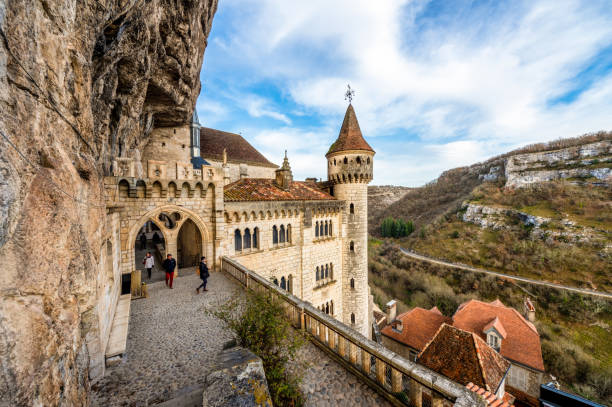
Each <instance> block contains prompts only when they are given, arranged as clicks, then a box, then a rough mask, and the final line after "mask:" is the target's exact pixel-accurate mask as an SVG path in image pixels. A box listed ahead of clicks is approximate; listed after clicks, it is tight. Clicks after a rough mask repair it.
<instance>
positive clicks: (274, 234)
mask: <svg viewBox="0 0 612 407" xmlns="http://www.w3.org/2000/svg"><path fill="white" fill-rule="evenodd" d="M272 244H278V229H277V228H276V225H274V226H272Z"/></svg>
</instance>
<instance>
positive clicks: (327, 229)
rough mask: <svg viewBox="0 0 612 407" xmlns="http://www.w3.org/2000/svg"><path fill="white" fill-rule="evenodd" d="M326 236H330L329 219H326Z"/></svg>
mask: <svg viewBox="0 0 612 407" xmlns="http://www.w3.org/2000/svg"><path fill="white" fill-rule="evenodd" d="M325 236H329V225H328V224H327V221H325Z"/></svg>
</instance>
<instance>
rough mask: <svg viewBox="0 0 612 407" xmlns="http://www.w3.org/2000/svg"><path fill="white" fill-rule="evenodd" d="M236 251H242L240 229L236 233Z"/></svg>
mask: <svg viewBox="0 0 612 407" xmlns="http://www.w3.org/2000/svg"><path fill="white" fill-rule="evenodd" d="M234 249H235V250H236V251H237V252H239V251H242V234H241V233H240V230H239V229H236V231H235V232H234Z"/></svg>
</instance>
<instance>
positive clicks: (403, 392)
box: [221, 257, 486, 407]
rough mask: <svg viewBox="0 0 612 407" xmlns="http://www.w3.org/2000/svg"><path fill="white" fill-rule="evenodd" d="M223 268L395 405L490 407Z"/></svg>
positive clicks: (225, 261)
mask: <svg viewBox="0 0 612 407" xmlns="http://www.w3.org/2000/svg"><path fill="white" fill-rule="evenodd" d="M221 268H222V270H223V271H224V272H226V273H227V274H229V275H230V276H232V277H233V278H234V279H236V280H237V281H238V282H239V283H240V284H241V285H242V286H243V287H245V288H248V289H251V290H253V291H255V292H258V293H265V294H268V295H273V296H275V297H276V298H278V299H279V300H281V303H282V304H283V306H284V308H285V315H286V317H287V318H288V319H289V321H290V322H291V323H292V325H293V326H294V327H295V328H296V329H300V330H303V331H304V332H305V333H306V334H307V335H308V336H309V337H310V339H311V340H312V341H313V342H314V343H315V344H316V345H317V346H319V347H320V348H321V349H323V350H324V351H326V352H327V353H328V354H329V355H330V356H332V357H333V358H334V359H336V360H337V361H338V362H339V363H341V364H342V365H343V366H344V367H345V368H346V369H347V370H349V371H351V372H352V373H354V374H355V375H357V376H358V377H360V378H361V379H362V380H363V381H364V382H365V383H367V384H368V385H369V386H370V387H372V388H374V389H375V390H376V391H378V392H379V393H380V394H381V395H383V396H384V397H385V398H386V399H387V400H389V401H390V402H391V403H392V404H394V405H396V406H406V405H410V406H416V407H424V406H425V405H427V404H429V403H431V405H432V406H434V407H443V406H444V407H446V406H456V407H467V406H478V407H480V406H483V407H484V406H486V402H485V401H484V399H482V398H481V397H479V396H477V395H476V394H475V393H473V392H471V391H470V390H468V389H467V388H466V387H465V386H462V385H460V384H458V383H455V382H453V381H451V380H449V379H448V378H446V377H444V376H442V375H440V374H438V373H436V372H434V371H432V370H430V369H428V368H426V367H424V366H421V365H419V364H417V363H414V362H411V361H409V360H408V359H405V358H403V357H401V356H399V355H397V354H396V353H394V352H392V351H390V350H389V349H387V348H385V347H384V346H382V345H380V344H378V343H376V342H374V341H371V340H369V339H368V338H366V337H365V336H363V335H361V334H360V333H358V332H356V331H354V330H353V329H351V328H350V327H348V326H346V325H345V324H343V323H342V322H340V321H338V320H336V319H334V318H333V317H330V316H329V315H326V314H324V313H322V312H320V311H319V310H317V309H316V308H315V307H313V306H312V305H311V304H310V303H308V302H305V301H302V300H300V299H299V298H297V297H295V296H293V295H291V294H289V293H288V292H287V291H285V290H283V289H281V288H280V287H278V286H276V285H275V284H273V283H272V282H270V281H268V280H267V279H265V278H264V277H262V276H260V275H258V274H257V273H255V272H253V271H251V270H248V269H247V268H246V267H244V266H242V265H241V264H240V263H238V262H236V261H235V260H232V259H230V258H228V257H223V258H222V259H221Z"/></svg>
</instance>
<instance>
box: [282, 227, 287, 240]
mask: <svg viewBox="0 0 612 407" xmlns="http://www.w3.org/2000/svg"><path fill="white" fill-rule="evenodd" d="M286 237H287V235H286V234H285V225H281V227H280V243H285V238H286Z"/></svg>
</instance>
